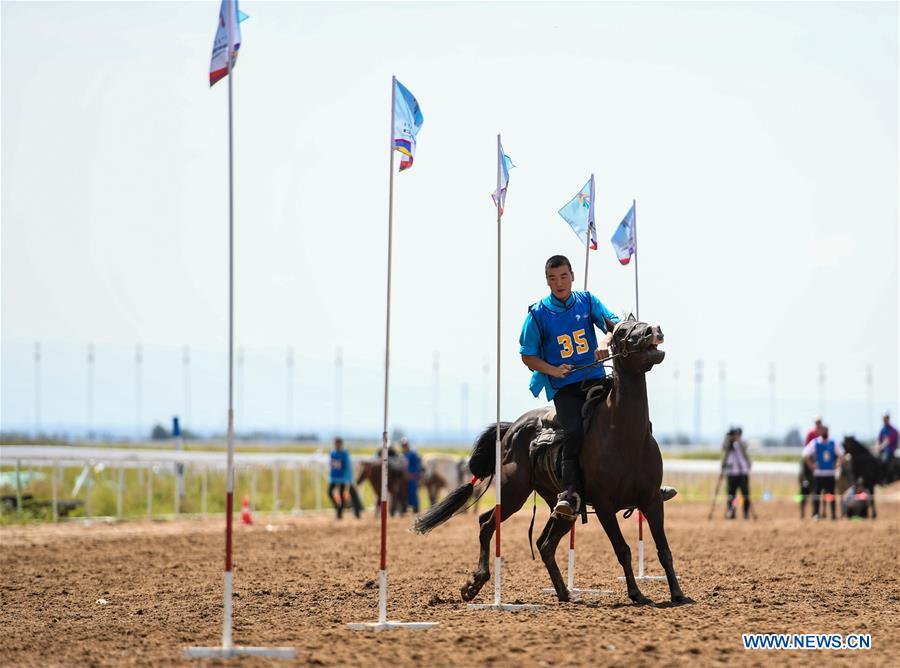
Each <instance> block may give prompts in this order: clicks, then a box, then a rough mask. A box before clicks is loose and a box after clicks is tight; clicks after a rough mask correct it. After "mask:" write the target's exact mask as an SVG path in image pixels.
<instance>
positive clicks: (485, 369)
mask: <svg viewBox="0 0 900 668" xmlns="http://www.w3.org/2000/svg"><path fill="white" fill-rule="evenodd" d="M481 373H482V377H483V382H484V392H483V394H484V406H483V410H482V415H481V421H482V423H484V424H487V423H488V420H489V415H490V410H491V397H490V390H489V388H490V382H491V363H490V362H489V361H488V358H487V357H486V356H485V358H484V364H483V365H482V367H481Z"/></svg>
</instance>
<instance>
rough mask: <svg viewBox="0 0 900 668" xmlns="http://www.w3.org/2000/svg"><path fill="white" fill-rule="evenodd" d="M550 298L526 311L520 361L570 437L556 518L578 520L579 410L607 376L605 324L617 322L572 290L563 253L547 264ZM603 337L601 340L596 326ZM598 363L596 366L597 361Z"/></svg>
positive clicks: (594, 299)
mask: <svg viewBox="0 0 900 668" xmlns="http://www.w3.org/2000/svg"><path fill="white" fill-rule="evenodd" d="M544 275H545V276H546V279H547V285H548V286H549V287H550V294H549V295H547V296H546V297H544V298H543V299H541V300H540V301H539V302H537V303H536V304H532V305H531V306H529V307H528V315H527V316H526V317H525V324H524V325H523V326H522V333H521V335H520V337H519V346H520V347H519V353H520V354H521V356H522V362H524V363H525V366H527V367H528V368H529V369H531V370H532V371H533V372H534V373H533V374H532V376H531V385H530V389H531V392H532V394H533V395H534V396H535V397H537V396H539V395H540V393H541V390H542V389H543V390H544V392H545V393H546V395H547V400H548V401H550V400H552V401H553V404H554V405H555V406H556V419H557V421H558V422H559V423H560V424H561V425H562V427H563V429H564V430H565V433H566V439H565V441H564V442H563V461H562V485H563V491H562V492H561V493H560V494H559V499H558V500H557V503H556V507H555V508H554V509H553V512H554V516H559V517H562V518H565V519H569V520H574V519H575V517H576V516H577V513H578V510H579V505H580V501H581V496H580V492H579V489H580V479H581V470H580V465H579V455H580V452H581V443H582V441H583V440H584V429H583V427H582V420H581V408H582V406H583V405H584V402H585V399H586V398H587V393H588V390H589V389H590V387H591V386H592V385H595V384H596V383H598V382H599V381H600V380H601V379H603V377H604V376H605V375H606V372H605V371H604V370H603V366H602V365H601V364H599V362H600V361H601V360H604V359H606V358H607V357H609V343H610V341H611V340H612V332H607V331H606V321H607V320H609V321H610V322H613V323H617V322H619V318H618V317H617V316H616V315H614V314H613V313H611V312H610V311H609V310H608V309H607V308H606V307H605V306H604V305H603V302H601V301H600V300H599V299H597V297H595V296H594V295H592V294H591V293H590V292H573V291H572V282H573V280H574V279H575V275H574V273H573V272H572V265H571V263H570V262H569V260H568V259H566V258H565V257H564V256H562V255H554V256H553V257H551V258H550V259H549V260H547V262H546V264H545V265H544ZM595 326H596V327H599V328H600V330H601V331H602V332H603V333H604V334H605V336H604V337H603V338H602V339H601V340H600V341H599V342H598V341H597V336H596V334H595V332H594V327H595ZM595 362H596V363H597V364H594V363H595Z"/></svg>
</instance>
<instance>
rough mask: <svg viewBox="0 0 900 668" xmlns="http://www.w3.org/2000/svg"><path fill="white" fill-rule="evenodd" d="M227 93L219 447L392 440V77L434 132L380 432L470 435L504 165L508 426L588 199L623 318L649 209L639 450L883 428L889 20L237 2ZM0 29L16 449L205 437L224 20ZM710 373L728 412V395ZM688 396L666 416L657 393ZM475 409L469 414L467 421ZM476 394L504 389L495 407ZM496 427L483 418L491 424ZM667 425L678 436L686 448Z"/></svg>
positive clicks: (6, 20)
mask: <svg viewBox="0 0 900 668" xmlns="http://www.w3.org/2000/svg"><path fill="white" fill-rule="evenodd" d="M241 8H242V9H243V10H244V11H245V12H246V13H248V14H249V15H250V17H251V18H250V20H249V21H247V22H246V23H244V24H243V26H242V28H243V45H242V49H241V57H240V61H239V64H238V67H237V70H236V73H235V80H234V84H235V156H236V167H235V178H236V183H235V185H236V200H235V206H236V209H235V224H236V244H237V246H236V295H235V305H236V311H235V318H236V339H237V341H238V343H239V344H240V345H241V346H243V347H244V349H245V350H246V362H245V367H244V374H245V378H244V380H243V390H242V391H243V393H244V396H245V399H244V403H243V404H241V405H240V409H241V410H239V412H238V415H237V423H238V427H239V428H245V429H246V428H283V427H284V425H285V423H286V422H287V420H288V415H289V411H288V410H287V407H286V386H287V379H286V377H285V362H284V360H285V350H286V348H287V346H293V347H294V349H295V356H296V362H295V370H296V385H295V390H294V394H295V406H294V408H293V410H292V413H293V420H294V424H293V425H292V428H293V429H294V430H297V431H300V430H307V429H306V428H307V427H308V428H309V429H313V430H320V431H323V432H325V431H328V430H333V429H334V428H335V426H336V422H337V418H336V417H335V415H336V413H337V408H336V406H335V396H336V391H335V372H334V365H333V360H334V357H335V351H336V350H337V348H342V349H343V351H344V356H345V359H346V362H345V371H344V376H343V384H344V400H343V409H342V411H341V413H342V417H341V421H342V429H343V430H344V431H348V432H356V433H360V434H363V433H365V434H373V435H377V434H378V433H379V432H380V429H381V425H380V423H381V401H382V389H381V382H382V380H381V372H380V367H381V364H382V360H383V357H382V356H383V346H384V338H383V337H384V303H385V294H384V284H385V267H386V258H385V256H386V253H385V250H386V227H387V181H388V175H387V166H388V155H387V145H388V126H389V100H390V77H391V75H392V74H396V75H397V77H398V78H399V79H400V80H401V81H403V83H404V84H405V85H406V86H407V87H408V88H409V89H410V90H411V91H412V92H413V94H415V95H416V97H417V98H418V100H419V102H420V104H421V106H422V110H423V113H424V117H425V122H424V127H423V129H422V131H421V133H420V135H419V142H418V152H417V155H416V163H415V166H414V167H413V168H412V169H411V170H409V171H407V172H404V173H403V174H401V175H399V176H397V178H396V189H395V220H394V223H395V228H394V232H395V236H394V239H395V246H394V260H395V261H394V293H393V299H394V301H393V325H392V326H393V346H392V356H393V361H394V364H395V365H396V372H395V373H394V374H393V376H392V390H391V391H392V403H391V423H392V424H394V425H397V426H403V427H405V428H407V429H409V430H411V431H413V432H414V433H418V434H421V435H422V436H423V437H424V436H428V435H429V434H430V433H431V432H433V430H434V424H435V418H434V413H435V411H434V405H433V404H434V394H435V393H434V388H433V378H434V372H433V359H434V354H435V352H436V351H437V352H438V354H439V356H440V389H439V396H440V405H441V410H440V415H439V416H438V419H437V423H438V428H439V430H441V431H450V430H452V429H455V430H456V431H460V430H462V428H463V425H464V422H468V427H469V431H473V430H475V429H477V428H478V427H479V426H480V425H481V422H482V421H483V419H484V417H486V414H488V411H486V410H485V406H492V405H493V394H492V389H491V390H486V388H485V385H486V383H485V374H484V372H483V368H484V365H485V360H488V361H489V364H490V368H491V373H493V368H494V366H493V364H494V346H495V342H494V327H495V318H496V311H495V290H496V286H495V264H494V262H495V259H494V258H495V255H496V247H495V236H496V232H495V226H494V225H495V223H494V216H495V214H494V210H493V208H492V204H491V200H490V196H489V195H490V192H491V191H492V190H493V188H494V180H495V174H496V164H495V162H494V150H495V141H496V134H497V133H498V132H502V134H503V143H504V147H505V148H506V150H507V152H508V154H509V155H510V156H511V157H512V159H513V161H514V163H515V164H516V169H514V170H512V172H511V176H510V185H509V193H508V196H507V209H506V211H507V213H506V215H505V217H504V223H503V225H504V228H503V230H504V238H503V258H504V274H503V281H504V283H503V308H502V317H501V321H502V327H503V332H504V338H503V349H502V356H501V368H502V394H501V396H502V407H503V413H504V417H514V416H515V415H517V414H519V413H520V412H522V411H524V410H527V409H528V408H531V407H533V406H535V405H537V403H536V401H535V400H533V399H532V398H531V395H530V394H529V392H528V390H527V384H528V371H527V369H525V367H524V366H523V365H522V364H521V362H520V361H519V359H518V355H517V352H518V344H517V339H518V331H519V328H520V326H521V322H522V319H523V317H524V314H525V310H526V308H527V306H528V304H530V303H531V302H533V301H535V300H537V299H538V298H540V297H541V296H542V295H543V294H544V293H545V291H546V286H545V284H544V280H543V271H542V268H543V261H544V260H545V259H546V257H547V256H549V255H551V254H554V253H558V252H561V253H564V254H567V255H569V256H570V257H571V259H572V260H573V262H574V263H575V270H576V279H577V281H578V282H579V283H580V282H581V271H582V263H583V249H582V248H581V247H580V246H579V244H578V241H577V239H576V237H575V235H574V234H573V233H572V232H571V230H570V229H569V228H568V227H567V226H566V225H565V223H564V222H563V221H562V220H561V219H560V218H559V216H558V215H557V213H556V212H557V210H558V209H559V208H560V207H561V206H562V205H563V204H564V203H565V202H566V201H568V199H570V198H571V197H572V194H573V193H574V192H576V191H577V190H578V188H580V187H581V185H583V183H584V182H585V180H586V179H587V177H588V176H589V174H590V173H591V172H594V173H595V174H596V179H597V187H596V192H597V221H598V227H599V233H598V236H599V238H600V248H599V250H598V251H597V252H595V253H593V254H592V257H591V264H590V277H589V279H590V280H589V288H590V289H591V290H592V291H593V292H595V293H596V294H597V295H598V296H600V298H601V299H602V300H603V301H604V302H605V303H606V304H607V306H609V307H610V308H611V309H613V310H614V311H619V312H626V311H628V310H631V309H632V308H633V303H634V295H633V281H634V278H633V274H632V270H631V269H630V268H622V267H620V266H619V264H618V263H617V262H616V260H615V256H614V253H613V250H612V247H611V246H610V245H609V243H608V238H609V236H610V235H611V234H612V231H613V230H614V228H615V225H616V224H617V223H618V222H619V220H620V219H621V217H622V216H623V215H624V213H625V212H626V210H627V208H628V206H629V205H630V202H631V200H632V199H633V198H636V199H637V202H638V226H639V235H638V236H639V244H640V246H639V251H638V252H639V258H640V259H639V262H640V279H641V314H642V316H643V317H644V319H647V320H650V321H653V322H655V323H659V324H660V325H662V327H663V329H664V330H665V332H666V335H667V343H666V346H665V347H666V349H667V351H668V357H667V359H666V361H665V363H664V364H663V365H662V366H660V367H659V368H657V369H655V370H654V371H653V372H652V373H651V374H650V377H649V381H650V395H651V410H652V417H653V420H654V424H655V429H656V431H657V432H661V433H665V432H666V431H671V430H673V429H674V428H675V425H676V422H677V423H678V426H680V428H681V429H682V430H683V431H688V432H690V431H691V430H692V429H693V405H694V390H693V386H692V382H690V381H691V378H692V376H693V369H694V364H695V360H696V359H698V358H703V359H704V361H705V368H706V372H705V382H704V387H703V392H702V406H703V416H704V417H703V420H702V424H701V430H702V431H704V432H706V433H708V434H709V435H710V436H712V435H714V434H715V433H717V432H718V431H719V429H720V428H721V426H723V425H724V424H725V423H726V422H741V423H743V424H744V425H746V427H747V430H748V432H751V433H756V434H762V433H766V432H768V430H769V423H770V400H769V396H770V395H769V386H768V369H769V364H770V363H774V364H775V368H776V377H777V386H776V399H777V406H776V431H777V432H779V433H781V432H783V431H785V430H786V429H787V428H788V427H789V426H791V425H795V424H796V425H798V426H803V425H805V424H806V423H807V422H808V421H809V418H810V417H811V415H812V413H815V412H818V410H819V407H820V400H819V386H818V381H817V374H818V366H819V364H820V363H821V362H823V361H824V362H825V363H826V384H825V412H826V418H827V419H828V421H829V422H831V423H832V425H833V427H834V428H835V429H836V430H837V431H838V432H849V431H855V432H856V433H865V430H866V429H868V428H869V424H868V423H867V420H868V405H869V404H868V401H867V394H866V384H865V369H866V365H867V364H870V365H872V368H873V378H874V410H875V411H880V410H882V409H885V408H890V409H892V410H893V411H894V412H897V410H898V394H900V392H898V367H900V360H898V344H897V342H898V340H900V322H898V321H900V317H898V299H900V294H898V293H900V287H898V285H900V277H898V262H897V257H898V181H900V173H898V116H900V107H898V74H900V70H898V8H897V5H896V4H895V3H724V2H721V3H686V4H682V3H662V4H660V3H596V4H589V3H573V4H560V3H546V4H545V3H527V4H517V3H465V4H464V3H457V4H454V3H427V4H413V3H405V4H390V3H340V4H332V3H328V4H323V3H266V2H251V1H249V0H248V1H246V2H242V3H241ZM0 12H2V27H0V29H2V46H0V49H2V51H0V55H2V65H0V66H2V210H0V214H2V239H0V241H2V269H0V279H2V301H0V306H2V313H0V317H2V323H0V335H2V386H0V389H2V398H0V411H2V423H3V428H4V429H8V428H16V427H19V428H29V427H30V426H32V425H33V424H34V421H35V400H34V373H33V362H32V356H33V347H34V342H35V341H41V342H42V343H43V346H44V351H45V352H44V359H43V363H42V401H41V419H42V423H43V424H45V425H47V426H48V427H49V426H51V425H57V426H66V427H70V428H75V427H79V426H81V427H83V426H84V425H85V424H86V421H87V415H86V413H87V409H86V406H87V397H86V393H87V389H86V388H87V379H86V363H85V350H86V347H87V345H88V343H89V342H93V343H94V344H95V345H96V350H97V362H96V377H95V389H94V393H95V397H94V404H95V407H94V415H93V418H92V419H93V421H94V423H95V425H97V426H101V425H102V426H106V427H108V428H110V429H117V430H120V431H122V432H123V433H126V434H128V433H130V432H133V431H135V429H136V427H135V422H136V420H137V407H136V380H135V365H134V361H133V359H134V347H135V345H136V344H137V343H138V342H140V343H141V344H142V345H143V346H144V349H145V363H144V367H143V383H144V387H143V390H142V392H143V399H142V409H141V414H142V420H143V421H144V422H146V423H147V425H149V424H150V423H151V422H152V421H154V420H161V419H166V418H167V416H169V415H171V414H173V413H183V412H184V411H185V406H184V387H183V386H184V381H183V374H182V367H181V354H182V352H181V351H182V348H183V346H189V347H190V349H191V351H192V360H193V361H194V362H193V365H192V367H191V368H192V372H193V374H192V376H191V412H192V421H193V422H194V423H195V426H196V427H197V428H199V429H202V430H219V429H223V428H224V421H225V398H226V394H225V366H224V364H225V344H226V338H225V337H226V313H227V310H226V309H227V302H226V297H227V293H226V283H225V281H226V276H227V274H226V271H227V266H226V258H227V255H226V236H225V234H226V224H227V215H226V214H227V209H226V192H227V191H226V188H227V181H226V176H227V172H226V157H227V154H226V151H227V144H226V131H227V125H226V122H227V117H226V87H225V85H224V83H223V84H218V85H217V86H215V87H214V88H213V89H211V90H210V89H209V87H208V85H207V79H206V77H207V68H208V63H209V53H210V48H211V45H212V39H213V33H214V29H215V20H216V16H217V12H218V5H217V4H216V3H212V2H194V3H165V4H161V3H131V2H128V3H116V2H109V3H78V2H73V3H17V2H4V3H3V4H2V5H0ZM722 363H724V365H725V378H726V382H725V385H724V388H725V389H724V391H725V404H724V405H725V410H724V412H723V411H722V410H721V405H722V399H721V391H720V388H719V385H718V373H719V371H718V370H719V365H720V364H722ZM676 370H677V372H678V376H679V378H678V380H677V382H676V379H675V374H676ZM463 384H468V386H469V402H468V404H467V415H466V418H465V419H464V417H463V415H462V408H461V404H462V393H463V388H462V386H463ZM490 387H491V388H492V384H491V385H490ZM486 392H487V394H489V395H490V396H487V395H486ZM676 416H677V417H676Z"/></svg>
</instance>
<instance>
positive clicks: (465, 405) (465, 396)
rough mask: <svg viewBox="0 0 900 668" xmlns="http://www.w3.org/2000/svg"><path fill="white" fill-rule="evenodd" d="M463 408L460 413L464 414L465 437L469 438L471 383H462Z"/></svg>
mask: <svg viewBox="0 0 900 668" xmlns="http://www.w3.org/2000/svg"><path fill="white" fill-rule="evenodd" d="M461 393H462V410H461V411H460V415H461V416H462V434H463V438H464V439H465V438H468V435H469V384H468V383H463V384H462V390H461Z"/></svg>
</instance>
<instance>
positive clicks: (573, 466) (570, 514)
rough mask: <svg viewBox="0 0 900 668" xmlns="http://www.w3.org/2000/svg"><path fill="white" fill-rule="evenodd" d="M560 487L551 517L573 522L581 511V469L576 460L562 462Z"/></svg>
mask: <svg viewBox="0 0 900 668" xmlns="http://www.w3.org/2000/svg"><path fill="white" fill-rule="evenodd" d="M562 486H563V491H562V492H560V493H559V497H558V500H557V502H556V507H555V508H554V509H553V516H554V517H559V518H561V519H564V520H570V521H573V522H574V521H575V518H576V517H578V511H579V510H580V509H581V468H580V467H579V466H578V460H577V459H564V460H563V463H562Z"/></svg>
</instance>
